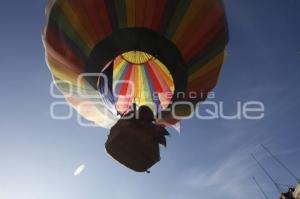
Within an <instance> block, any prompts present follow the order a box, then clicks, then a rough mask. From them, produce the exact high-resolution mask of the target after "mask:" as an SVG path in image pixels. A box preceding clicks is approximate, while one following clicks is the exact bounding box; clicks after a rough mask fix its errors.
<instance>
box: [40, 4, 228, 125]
mask: <svg viewBox="0 0 300 199" xmlns="http://www.w3.org/2000/svg"><path fill="white" fill-rule="evenodd" d="M46 16H47V22H46V26H45V29H44V33H43V41H44V46H45V51H46V60H47V64H48V66H49V69H50V71H51V73H52V75H53V79H54V81H55V83H56V85H57V87H58V88H59V89H60V90H61V91H62V93H63V94H64V95H65V98H66V100H67V101H68V102H69V103H70V105H71V106H73V107H74V108H75V109H76V110H77V111H78V112H79V113H80V114H81V115H82V116H83V117H84V118H86V119H87V120H89V121H92V122H95V123H96V124H98V125H99V126H102V127H105V128H110V127H111V126H112V125H113V124H114V123H115V122H116V121H117V120H118V116H117V115H116V114H115V112H112V111H107V99H103V96H101V95H99V88H96V87H95V86H94V85H91V83H90V82H89V81H87V80H86V79H85V78H81V75H82V74H84V73H86V72H87V70H86V68H87V63H88V62H89V57H90V55H91V53H92V52H93V50H94V48H95V47H96V46H97V45H98V44H99V43H101V42H103V41H104V40H105V39H107V38H108V37H110V36H111V35H112V34H114V33H115V32H118V31H119V30H122V29H126V28H143V29H148V30H151V31H153V32H155V33H157V34H159V35H160V36H161V37H163V38H164V39H166V40H168V41H169V42H170V43H172V44H173V45H174V46H175V47H176V48H177V49H178V51H179V52H180V54H181V56H182V59H183V61H184V63H185V64H184V67H185V70H186V74H182V75H186V87H185V90H184V92H186V93H189V92H194V93H197V96H196V99H195V98H193V99H190V98H189V95H186V97H184V99H182V100H187V101H193V103H195V102H198V101H202V100H204V99H205V97H203V96H205V94H206V93H208V92H209V91H211V90H212V89H213V88H214V87H215V85H216V83H217V80H218V76H219V72H220V69H221V66H222V64H223V61H224V55H225V49H226V45H227V43H228V30H227V22H226V16H225V11H224V7H223V4H222V2H221V0H49V1H48V5H47V8H46ZM139 42H140V43H141V44H142V43H143V41H139ZM108 51H109V49H108ZM158 51H159V50H158ZM99 56H101V55H99ZM169 59H171V58H169ZM109 61H112V63H113V64H112V65H113V66H112V67H113V74H112V76H113V82H115V81H119V80H131V82H133V84H134V86H133V87H131V86H128V84H117V85H116V86H114V87H113V88H112V92H114V93H118V94H119V96H117V97H114V98H113V100H109V101H110V102H113V103H115V104H114V105H115V107H116V109H117V110H118V111H121V112H124V111H125V110H126V109H127V108H128V106H129V105H130V103H132V102H133V100H135V101H136V103H137V104H139V105H142V104H146V103H148V101H150V103H151V105H149V106H151V107H152V109H154V105H157V104H159V105H160V106H162V107H163V108H164V107H167V106H168V105H169V104H170V103H172V94H174V95H175V94H176V84H175V83H174V81H175V80H176V78H175V77H174V75H173V74H172V72H170V70H168V68H169V69H170V68H172V67H173V66H170V65H165V63H162V62H161V60H159V59H157V57H156V55H155V54H149V53H148V52H140V51H139V49H136V50H134V51H128V52H123V51H122V52H120V54H118V55H117V56H116V57H115V58H114V59H113V60H106V62H107V63H108V62H109ZM104 65H105V64H103V65H99V66H97V67H99V71H103V69H104V67H105V66H104ZM88 72H89V71H88ZM128 93H131V94H132V95H131V96H130V97H128V96H127V95H126V94H128ZM152 93H157V96H156V97H153V96H151V95H150V97H149V94H152ZM203 93H204V94H203ZM124 96H125V98H124ZM126 96H127V97H126ZM124 102H125V103H124ZM126 102H128V103H126ZM160 122H161V123H164V124H166V125H169V124H174V123H176V120H174V118H172V117H170V116H166V117H165V118H162V119H161V121H160Z"/></svg>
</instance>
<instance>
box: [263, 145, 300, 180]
mask: <svg viewBox="0 0 300 199" xmlns="http://www.w3.org/2000/svg"><path fill="white" fill-rule="evenodd" d="M261 147H262V148H263V149H264V150H265V151H266V152H267V153H269V154H270V155H271V156H272V158H273V159H274V160H275V161H276V162H277V163H278V164H280V165H281V166H282V167H283V168H284V169H285V170H286V171H287V172H288V173H289V174H290V175H291V176H292V177H293V178H294V179H295V180H296V181H297V182H298V183H300V179H299V178H298V177H297V176H296V175H295V174H294V173H293V172H292V171H291V170H290V169H289V168H288V167H287V166H286V165H285V164H283V162H281V161H280V160H279V159H278V158H277V157H276V156H275V155H274V154H273V153H272V152H271V151H270V150H269V149H268V148H267V147H266V146H265V145H263V144H262V145H261Z"/></svg>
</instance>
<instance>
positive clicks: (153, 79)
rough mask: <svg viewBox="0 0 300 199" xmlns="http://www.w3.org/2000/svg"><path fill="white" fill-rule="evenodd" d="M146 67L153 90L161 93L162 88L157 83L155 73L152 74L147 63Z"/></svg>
mask: <svg viewBox="0 0 300 199" xmlns="http://www.w3.org/2000/svg"><path fill="white" fill-rule="evenodd" d="M146 66H147V69H148V72H149V74H150V77H151V80H152V84H153V86H154V88H155V90H156V91H157V92H159V93H162V92H163V88H162V87H161V85H160V83H159V80H158V77H157V76H156V75H155V73H154V71H153V69H152V67H151V66H150V65H149V63H147V64H146Z"/></svg>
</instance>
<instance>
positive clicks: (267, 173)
mask: <svg viewBox="0 0 300 199" xmlns="http://www.w3.org/2000/svg"><path fill="white" fill-rule="evenodd" d="M251 156H252V158H253V159H254V160H255V162H256V163H257V164H258V166H259V167H260V168H261V169H262V170H263V171H264V173H265V174H266V175H267V176H268V178H269V179H270V180H271V181H272V182H273V184H274V186H275V187H276V189H277V191H278V193H279V194H281V193H282V190H281V188H280V186H279V185H278V183H276V182H275V180H274V179H273V178H272V176H271V175H270V174H269V172H268V171H267V170H266V169H265V168H264V167H263V166H262V164H261V163H260V162H259V161H258V160H257V159H256V158H255V156H254V155H253V154H251Z"/></svg>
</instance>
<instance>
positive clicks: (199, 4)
mask: <svg viewBox="0 0 300 199" xmlns="http://www.w3.org/2000/svg"><path fill="white" fill-rule="evenodd" d="M215 2H216V0H212V1H211V0H210V1H199V0H193V1H192V2H191V4H190V6H189V8H188V10H187V11H186V15H185V16H184V17H183V19H182V21H181V22H180V25H179V26H178V28H177V30H176V31H175V34H174V35H173V37H172V39H171V40H172V41H173V42H174V43H175V44H177V43H178V41H179V40H180V39H181V37H183V36H184V34H185V33H186V31H187V30H188V28H190V27H192V25H193V23H195V20H200V19H199V16H200V15H204V13H205V8H206V4H207V3H209V4H211V3H215ZM203 17H204V16H203ZM195 28H196V27H195Z"/></svg>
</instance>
